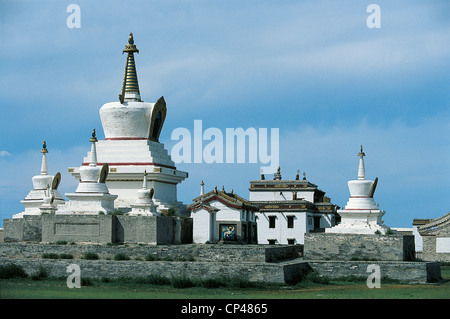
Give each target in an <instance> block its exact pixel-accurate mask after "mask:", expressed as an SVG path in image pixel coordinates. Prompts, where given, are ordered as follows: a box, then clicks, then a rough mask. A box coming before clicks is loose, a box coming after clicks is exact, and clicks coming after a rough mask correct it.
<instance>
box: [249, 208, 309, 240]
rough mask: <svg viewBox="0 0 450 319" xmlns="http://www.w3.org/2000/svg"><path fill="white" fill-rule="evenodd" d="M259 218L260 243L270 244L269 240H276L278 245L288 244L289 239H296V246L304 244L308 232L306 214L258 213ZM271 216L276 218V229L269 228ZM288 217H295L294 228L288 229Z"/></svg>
mask: <svg viewBox="0 0 450 319" xmlns="http://www.w3.org/2000/svg"><path fill="white" fill-rule="evenodd" d="M256 216H257V217H258V219H257V223H258V243H259V244H268V243H269V241H268V239H276V244H287V243H288V239H292V238H293V239H295V244H303V243H304V233H305V232H306V213H300V212H286V213H256ZM269 216H276V217H275V218H276V219H275V228H269ZM287 216H294V228H288V218H287Z"/></svg>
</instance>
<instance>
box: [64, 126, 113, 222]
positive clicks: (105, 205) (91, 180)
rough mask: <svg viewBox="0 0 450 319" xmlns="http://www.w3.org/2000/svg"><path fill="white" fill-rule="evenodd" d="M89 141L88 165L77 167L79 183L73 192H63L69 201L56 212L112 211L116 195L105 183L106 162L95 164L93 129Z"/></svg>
mask: <svg viewBox="0 0 450 319" xmlns="http://www.w3.org/2000/svg"><path fill="white" fill-rule="evenodd" d="M89 141H90V142H91V143H92V145H91V151H90V152H89V158H88V165H82V166H81V167H80V168H79V170H78V171H79V174H80V183H79V184H78V187H77V189H76V191H75V193H66V194H65V195H66V196H67V198H68V199H69V201H68V202H67V203H66V204H65V205H64V206H63V207H60V208H59V209H58V211H57V212H56V213H57V214H88V215H98V214H99V213H104V214H108V213H110V212H112V211H114V200H115V199H116V198H117V195H111V194H110V193H109V190H108V187H107V186H106V184H105V180H106V177H107V176H108V164H103V165H102V166H98V165H97V151H96V145H95V144H96V143H97V138H96V136H95V129H94V130H93V132H92V137H91V139H90V140H89Z"/></svg>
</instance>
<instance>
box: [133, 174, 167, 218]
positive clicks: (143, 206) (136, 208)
mask: <svg viewBox="0 0 450 319" xmlns="http://www.w3.org/2000/svg"><path fill="white" fill-rule="evenodd" d="M153 192H154V189H153V188H152V189H148V188H147V171H144V180H143V182H142V189H140V190H138V198H137V200H136V203H134V204H133V205H131V212H130V213H129V215H130V216H152V215H156V216H159V215H161V213H159V212H156V207H157V205H155V204H154V203H153Z"/></svg>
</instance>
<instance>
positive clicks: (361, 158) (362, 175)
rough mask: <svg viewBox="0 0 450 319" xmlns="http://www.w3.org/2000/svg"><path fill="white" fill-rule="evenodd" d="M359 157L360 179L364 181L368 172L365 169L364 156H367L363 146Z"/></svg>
mask: <svg viewBox="0 0 450 319" xmlns="http://www.w3.org/2000/svg"><path fill="white" fill-rule="evenodd" d="M358 156H359V167H358V179H359V180H363V179H365V175H366V170H365V167H364V156H366V154H365V153H364V152H363V147H362V145H361V151H360V152H359V154H358Z"/></svg>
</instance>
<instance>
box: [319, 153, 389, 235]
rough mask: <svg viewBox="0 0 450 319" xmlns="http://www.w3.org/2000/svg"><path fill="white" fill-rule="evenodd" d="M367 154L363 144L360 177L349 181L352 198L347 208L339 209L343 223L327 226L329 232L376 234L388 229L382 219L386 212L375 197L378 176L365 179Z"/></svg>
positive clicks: (359, 169)
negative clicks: (381, 208) (373, 178)
mask: <svg viewBox="0 0 450 319" xmlns="http://www.w3.org/2000/svg"><path fill="white" fill-rule="evenodd" d="M365 155H366V154H365V153H364V152H363V147H362V145H361V151H360V152H359V154H358V156H359V167H358V179H357V180H350V181H348V188H349V191H350V198H349V200H348V202H347V205H346V206H345V208H344V209H342V210H338V211H337V213H338V214H339V215H340V216H341V223H340V224H338V225H337V226H335V227H332V228H326V229H325V231H326V232H327V233H350V234H374V233H375V232H376V231H379V232H381V233H385V232H386V230H387V229H388V227H387V226H385V225H384V222H383V219H382V217H383V215H384V214H385V213H386V212H385V211H384V210H380V207H379V205H378V204H376V203H375V201H374V199H373V195H374V193H375V189H376V187H377V183H378V178H376V179H375V181H372V180H367V179H365V175H366V174H365V167H364V156H365Z"/></svg>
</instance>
